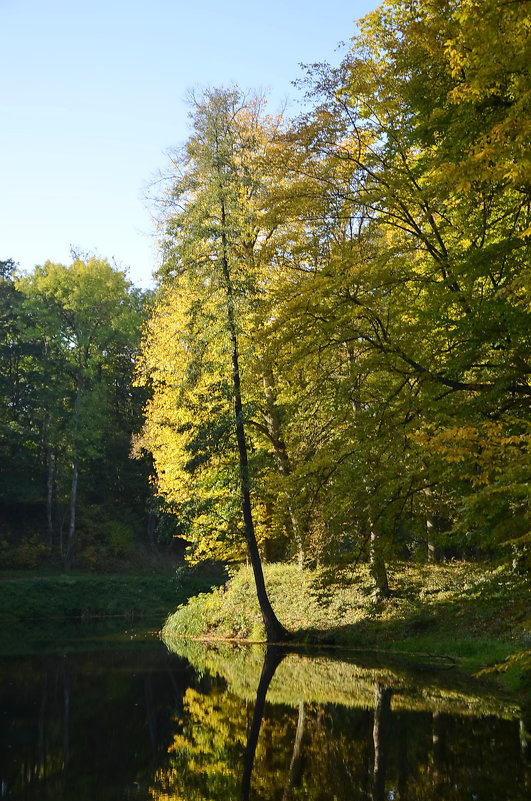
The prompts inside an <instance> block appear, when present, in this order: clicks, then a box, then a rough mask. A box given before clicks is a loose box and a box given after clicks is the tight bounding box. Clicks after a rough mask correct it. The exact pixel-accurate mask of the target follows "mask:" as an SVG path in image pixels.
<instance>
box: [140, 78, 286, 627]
mask: <svg viewBox="0 0 531 801" xmlns="http://www.w3.org/2000/svg"><path fill="white" fill-rule="evenodd" d="M262 116H263V115H262V103H261V101H260V100H245V98H244V97H243V96H242V94H241V93H240V92H238V91H236V90H209V91H207V92H205V94H204V96H203V97H202V98H200V99H196V100H195V101H194V110H193V114H192V120H193V133H192V135H191V137H190V138H189V140H188V142H187V144H186V147H185V148H184V150H183V152H182V153H181V154H180V156H179V157H178V158H177V159H176V165H175V166H176V168H177V171H178V174H177V177H176V178H174V179H173V180H172V181H171V185H170V189H169V193H168V198H167V201H168V211H167V214H166V215H165V217H164V220H163V232H162V234H163V252H164V258H163V266H162V270H161V289H160V292H159V299H158V305H157V306H156V308H155V311H154V313H153V316H152V318H151V321H150V323H149V324H148V328H147V334H146V337H145V340H144V348H143V350H144V356H143V368H144V371H145V376H144V381H146V382H150V384H151V385H152V388H153V399H152V401H150V403H149V404H148V406H147V423H146V427H145V430H144V436H143V440H142V442H143V444H144V445H145V446H146V447H147V448H149V449H150V450H151V451H152V452H153V455H154V459H155V465H156V468H157V475H158V484H159V488H160V491H161V492H163V493H164V494H166V495H167V497H168V498H169V499H173V500H174V501H178V502H179V503H180V506H181V508H182V507H183V506H184V505H186V503H188V504H189V505H190V499H191V498H192V497H193V495H194V494H196V495H197V494H199V491H200V490H201V489H202V490H203V496H202V497H199V498H198V503H197V502H196V503H195V504H193V505H195V512H193V516H194V518H195V520H196V522H197V523H199V525H201V523H202V522H203V521H204V517H205V515H206V513H207V512H208V510H209V508H212V507H214V508H215V511H216V513H217V514H218V515H219V512H220V500H221V498H222V497H224V496H225V497H227V494H228V497H229V500H228V503H229V505H230V504H231V503H232V499H231V495H232V492H231V491H230V489H232V490H233V489H234V486H235V485H234V479H235V477H237V484H238V487H239V495H240V508H241V515H242V518H243V533H244V538H245V542H246V546H247V551H248V554H249V557H250V560H251V564H252V567H253V571H254V576H255V583H256V590H257V594H258V598H259V602H260V607H261V610H262V616H263V619H264V625H265V628H266V636H267V639H268V640H269V641H277V640H281V639H283V638H284V637H285V636H286V632H285V630H284V628H283V627H282V625H281V624H280V623H279V621H278V620H277V618H276V616H275V614H274V612H273V609H272V608H271V604H270V602H269V599H268V596H267V592H266V588H265V584H264V577H263V572H262V566H261V559H260V554H259V550H258V544H257V538H256V532H255V523H254V519H253V509H252V502H251V474H250V469H249V439H248V433H247V431H246V426H245V418H246V408H245V397H244V389H243V381H244V379H243V377H242V371H243V361H245V358H246V354H247V352H248V351H249V350H252V348H251V347H250V344H249V343H250V341H251V340H250V325H249V321H250V318H251V317H252V312H253V307H254V306H255V305H256V303H257V302H258V298H259V292H260V283H259V276H260V273H259V259H258V258H257V252H258V250H259V245H260V238H261V237H263V236H264V230H263V228H261V226H260V203H261V194H262V192H263V189H262V184H261V176H260V174H259V171H258V169H257V167H256V155H255V154H256V151H257V150H258V151H260V150H261V149H263V147H264V140H266V139H267V135H268V128H270V127H271V126H272V125H274V123H273V121H267V122H266V121H265V120H263V119H262ZM172 335H173V341H169V337H172ZM242 343H245V344H243V345H242ZM170 354H171V356H170ZM168 356H170V358H169V359H168ZM174 404H176V405H174ZM229 420H230V421H231V422H230V425H229V424H228V422H229ZM235 456H236V459H235ZM235 468H236V470H237V474H236V476H235V471H234V469H235ZM227 486H228V487H229V493H227V492H226V489H227ZM229 518H230V521H231V522H230V523H229V527H230V525H231V523H232V521H233V520H234V518H233V514H232V512H230V510H229Z"/></svg>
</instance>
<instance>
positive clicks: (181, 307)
mask: <svg viewBox="0 0 531 801" xmlns="http://www.w3.org/2000/svg"><path fill="white" fill-rule="evenodd" d="M502 5H503V11H502V12H500V4H499V3H495V2H494V1H493V0H483V1H482V2H477V1H476V0H412V1H411V2H404V1H403V0H387V2H384V3H383V4H382V5H381V6H380V7H379V8H378V9H377V10H376V11H375V12H373V13H371V14H369V15H368V16H367V17H365V18H364V19H363V20H362V21H361V22H360V25H359V32H358V33H357V34H356V35H355V36H354V37H353V38H352V39H351V41H350V45H349V47H348V50H347V51H346V53H345V54H344V56H343V58H342V60H341V62H340V63H339V65H338V66H330V65H327V64H313V65H307V66H306V67H305V71H304V74H303V77H302V78H301V79H300V80H299V81H298V82H297V83H298V87H299V90H300V92H301V93H302V94H303V96H304V104H303V111H302V112H301V113H299V114H298V115H296V116H292V117H288V116H287V115H285V114H284V115H283V114H271V113H269V112H268V110H267V98H265V97H263V96H259V95H255V94H253V93H251V92H248V91H244V90H243V89H239V88H234V87H233V88H211V89H206V90H202V91H197V92H196V93H195V94H194V95H193V96H192V97H191V99H190V136H189V138H188V140H187V142H186V143H184V145H182V146H181V147H180V148H177V149H175V150H174V151H172V155H171V159H170V161H169V163H168V164H167V165H165V166H164V167H163V180H162V181H161V182H160V184H159V186H162V187H163V188H162V190H161V191H160V193H159V196H158V198H157V216H158V241H159V248H160V261H159V264H158V266H157V272H156V274H155V278H156V285H155V288H154V290H153V291H149V292H145V291H144V292H143V291H140V290H138V289H136V288H135V287H134V286H133V285H132V284H131V283H130V282H129V281H128V279H127V276H126V274H125V273H124V272H123V271H121V270H119V269H118V268H116V267H115V266H113V265H112V264H111V263H109V262H108V261H106V260H105V259H101V258H96V257H93V256H87V255H85V254H79V253H73V254H72V262H71V264H69V265H63V264H54V263H51V262H44V263H43V264H42V265H38V266H36V267H35V268H34V269H33V270H32V271H31V272H29V273H22V272H21V271H20V270H18V269H17V265H16V254H9V256H11V257H12V258H8V257H7V256H8V254H5V260H4V261H2V262H1V263H0V268H1V273H0V395H1V397H2V400H1V404H0V453H1V458H0V471H1V476H0V510H1V522H0V559H1V563H2V567H4V568H12V569H21V568H24V569H26V568H35V567H38V566H42V565H50V564H55V565H60V566H61V567H62V568H63V569H66V570H69V569H71V568H79V569H83V570H96V571H112V570H120V569H128V567H130V565H131V564H137V565H138V564H139V563H140V562H141V561H142V559H144V558H146V559H147V558H148V557H147V556H146V554H151V555H152V554H153V553H159V554H172V557H171V558H172V559H175V560H177V558H178V556H179V558H180V555H181V554H182V552H183V550H184V548H185V546H186V550H185V554H186V559H187V560H188V562H189V563H191V564H194V563H201V562H203V561H205V560H214V561H219V562H223V563H230V564H233V563H236V564H237V563H241V562H245V560H246V558H247V556H249V557H250V559H251V562H252V564H253V566H255V564H256V563H257V560H258V562H259V561H260V560H262V561H263V562H281V563H282V562H287V563H296V564H298V565H299V566H302V567H305V568H316V567H323V566H332V567H333V566H339V567H342V566H345V565H352V564H354V565H356V564H362V563H363V564H367V565H368V566H369V568H370V574H371V577H372V581H373V591H374V597H375V599H377V600H381V599H384V598H385V597H387V596H388V595H389V582H388V571H389V568H390V566H393V565H395V564H397V563H399V562H400V563H403V562H405V563H408V562H412V563H419V562H430V563H437V562H438V561H440V560H445V561H449V560H469V561H478V562H484V563H487V564H491V565H497V564H499V563H505V564H508V565H510V566H511V567H512V568H513V569H517V570H525V569H526V568H528V567H529V557H528V546H529V531H530V506H529V485H528V482H529V472H530V465H529V456H528V445H529V437H530V425H529V420H530V416H529V397H530V395H531V386H530V383H529V373H530V367H529V352H530V340H531V324H530V322H531V320H530V317H531V315H530V309H529V290H530V272H529V251H530V244H531V206H530V200H531V195H530V188H531V163H530V150H529V140H530V134H531V123H530V114H529V103H530V83H529V72H528V71H529V63H530V61H531V60H530V58H529V56H530V24H529V16H528V10H529V9H528V5H529V4H528V3H526V2H525V0H515V2H507V3H504V4H502ZM349 34H350V32H348V31H347V32H346V35H349ZM294 77H296V76H294ZM176 538H177V539H176ZM176 542H177V545H176V544H175V543H176ZM149 558H151V557H149ZM164 558H165V557H164ZM255 575H258V581H260V572H259V573H258V574H256V571H255Z"/></svg>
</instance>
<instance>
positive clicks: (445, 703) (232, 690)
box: [151, 647, 528, 801]
mask: <svg viewBox="0 0 531 801" xmlns="http://www.w3.org/2000/svg"><path fill="white" fill-rule="evenodd" d="M286 657H288V658H286ZM208 658H209V659H210V664H209V667H208V669H209V670H212V671H213V673H212V675H213V676H215V675H216V673H217V676H218V677H217V678H213V679H211V684H210V685H209V686H208V687H207V688H206V689H205V691H204V692H198V691H197V690H195V689H189V690H188V691H187V693H186V695H185V699H184V709H183V715H182V716H181V717H180V718H179V719H178V720H177V721H176V722H177V729H178V730H177V733H176V734H175V737H174V743H173V745H172V748H171V752H170V757H169V762H168V765H167V766H166V767H165V768H163V769H161V770H159V771H158V773H157V777H156V782H155V783H154V786H153V787H152V789H151V793H152V798H153V799H154V801H181V799H185V798H186V799H187V801H222V799H223V801H225V800H226V799H235V798H240V800H241V801H251V799H253V800H254V801H266V800H267V801H270V800H271V799H278V801H281V799H282V801H299V799H305V800H307V801H325V799H329V798H334V799H337V801H347V799H349V801H350V799H352V798H353V797H359V798H366V799H370V800H371V801H384V799H391V798H393V799H396V801H398V800H399V799H408V801H420V799H426V798H431V797H437V799H438V801H461V799H465V798H466V799H470V798H472V797H475V798H476V799H478V801H482V800H483V799H485V801H486V800H487V799H492V798H500V799H501V798H508V797H510V798H511V799H513V801H519V800H520V799H522V801H523V799H524V798H525V799H527V794H526V791H525V784H526V777H527V776H528V773H527V772H526V769H525V767H524V765H523V762H522V760H521V751H520V748H519V728H518V720H517V719H516V718H515V717H513V718H512V719H510V718H511V715H512V713H510V712H508V711H507V710H506V713H507V714H506V716H505V717H506V718H507V719H504V717H503V704H502V706H500V708H499V714H500V717H497V715H496V714H495V713H494V710H495V704H494V706H493V703H494V702H492V699H491V700H484V701H483V700H481V699H480V698H474V697H471V696H465V695H463V696H462V697H461V698H460V696H459V693H458V692H457V691H455V690H450V689H448V690H444V689H441V687H439V688H435V689H434V690H433V693H432V695H431V696H428V695H426V693H424V695H422V693H421V694H420V695H417V696H412V697H409V696H408V692H406V689H405V685H404V678H403V677H395V679H393V674H392V672H389V671H387V673H385V672H384V673H382V672H378V671H374V670H371V669H367V670H366V671H365V672H363V671H360V669H359V668H356V666H354V665H350V666H349V665H347V666H346V668H345V670H347V669H348V668H350V670H351V672H353V674H354V675H355V677H356V681H355V682H354V684H353V686H352V687H353V689H352V694H353V696H354V695H355V692H356V690H355V687H356V685H357V692H358V697H357V698H356V697H352V703H351V705H350V706H346V705H344V704H338V703H334V702H333V701H327V695H328V696H330V695H332V697H333V696H334V693H335V692H337V688H333V687H332V688H327V687H326V686H325V685H324V684H323V685H322V686H320V690H319V691H318V690H317V689H316V688H317V687H318V686H319V682H316V684H315V685H312V687H309V685H310V684H311V683H312V679H311V678H310V675H311V672H312V664H313V666H315V664H316V662H317V660H311V659H309V658H308V659H306V658H304V657H300V656H297V655H294V654H287V653H286V651H285V650H281V649H278V648H275V647H269V648H268V649H267V651H266V653H265V656H264V660H263V663H262V665H261V670H260V666H259V664H257V662H256V660H255V661H254V662H253V660H252V658H251V657H249V660H248V661H250V662H251V663H252V665H251V669H250V670H249V671H248V673H247V674H246V672H245V670H244V668H243V665H244V663H245V658H244V657H242V652H241V651H240V652H238V651H234V652H233V654H232V657H231V656H230V655H229V656H228V657H227V658H228V660H229V661H228V662H227V663H226V665H225V667H227V665H230V664H231V659H232V668H230V667H229V668H228V669H227V675H225V677H224V678H222V672H221V671H220V669H219V668H220V666H221V662H218V663H217V669H214V667H213V665H214V663H215V662H216V657H215V656H214V655H213V653H212V651H210V652H209V657H208ZM239 660H240V661H239ZM323 664H324V663H323ZM321 667H322V665H321ZM334 669H335V668H334ZM338 669H339V668H338ZM342 669H343V668H341V670H342ZM231 670H232V673H231V672H230V671H231ZM347 672H348V670H347ZM220 674H221V675H220ZM345 675H346V674H345ZM382 675H384V676H387V677H388V678H387V679H386V680H385V681H383V680H382ZM252 677H254V679H252ZM288 677H291V680H288ZM297 677H298V679H297ZM413 681H414V680H413ZM253 683H254V688H255V690H254V691H253V689H252V685H253ZM227 684H228V687H227ZM290 685H292V687H291V688H290ZM290 689H291V692H290ZM236 691H237V692H236ZM423 692H424V690H423ZM312 694H313V695H316V696H319V695H321V697H322V702H319V701H318V700H317V699H312V698H311V697H310V696H311V695H312ZM290 696H291V701H289V700H288V699H289V698H290ZM419 699H420V700H419ZM452 699H453V700H452ZM433 706H435V708H431V707H433ZM453 707H455V710H454V711H453V712H452V708H453ZM471 711H472V714H471ZM508 764H511V765H512V768H511V777H510V779H509V780H508V778H507V765H508ZM508 781H510V782H511V783H512V784H511V787H510V788H509V789H508ZM508 791H509V795H508V794H507V793H508Z"/></svg>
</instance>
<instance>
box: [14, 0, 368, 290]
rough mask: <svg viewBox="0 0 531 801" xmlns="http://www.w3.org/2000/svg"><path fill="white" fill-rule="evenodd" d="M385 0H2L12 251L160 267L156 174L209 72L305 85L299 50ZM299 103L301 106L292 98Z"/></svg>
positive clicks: (246, 80) (31, 257)
mask: <svg viewBox="0 0 531 801" xmlns="http://www.w3.org/2000/svg"><path fill="white" fill-rule="evenodd" d="M377 5H378V2H377V0H351V2H348V3H347V2H345V0H329V1H328V2H326V3H323V2H321V0H319V1H318V0H290V2H286V1H285V0H270V2H269V3H268V4H267V10H266V11H264V8H265V7H264V6H263V5H262V4H255V3H249V2H248V0H228V2H226V3H218V2H214V0H203V2H201V3H189V2H179V0H151V2H149V3H148V2H145V0H127V2H126V0H112V2H108V0H105V2H104V0H92V2H90V3H89V2H88V1H87V0H86V2H76V3H72V2H71V1H70V0H48V2H46V3H43V2H41V0H0V31H1V34H0V41H1V45H2V64H3V69H2V72H1V77H0V94H1V96H2V111H3V114H2V125H1V126H0V176H1V182H2V191H1V193H0V242H1V252H0V259H6V258H13V259H14V260H15V261H18V262H19V263H20V264H21V266H22V267H23V268H25V269H26V268H31V267H32V266H33V265H34V264H36V263H42V262H44V261H46V260H47V259H51V260H52V261H63V262H65V261H68V258H69V247H70V245H74V246H75V247H77V248H78V249H80V250H81V251H91V250H92V251H94V250H95V251H97V252H98V254H99V255H101V256H104V257H107V258H109V259H110V258H112V257H115V258H116V260H117V262H118V264H119V265H120V266H123V267H126V266H130V268H131V278H132V279H133V280H134V281H135V282H142V283H143V284H144V285H145V284H146V282H148V281H149V276H150V274H151V270H152V266H153V261H154V248H153V243H152V241H151V239H150V235H151V233H152V231H153V226H152V222H151V219H150V214H149V212H148V211H147V209H146V207H145V202H144V200H143V194H144V188H145V186H146V184H147V183H148V182H149V181H150V180H151V179H152V178H153V176H154V175H155V173H156V172H157V170H159V169H161V168H162V167H164V165H165V156H164V154H165V152H166V150H167V149H168V148H169V147H171V146H172V145H175V144H176V143H179V142H180V141H182V140H183V139H184V138H185V137H186V134H187V128H186V114H187V109H186V105H185V103H184V100H183V98H184V97H185V95H186V91H187V89H189V88H190V87H193V86H197V85H199V86H200V85H215V86H219V85H231V84H233V83H238V84H239V85H240V86H242V87H245V88H247V87H251V88H259V89H263V90H270V91H271V97H272V101H271V108H272V110H273V111H274V110H276V108H277V107H278V106H279V105H280V103H281V102H282V101H283V100H284V99H285V98H286V97H288V96H290V97H291V98H294V97H295V96H296V91H295V90H294V88H293V87H292V86H291V81H293V80H295V79H297V78H298V77H300V76H301V71H300V68H299V66H298V65H299V63H300V62H304V63H310V62H316V61H326V60H329V61H337V60H338V59H339V54H338V53H337V52H336V45H337V43H338V42H339V41H340V40H348V38H349V37H350V36H351V35H352V33H353V31H354V25H353V22H354V20H355V19H356V18H358V17H360V16H362V15H363V14H364V13H366V12H367V11H370V10H371V9H372V8H375V7H376V6H377ZM293 110H294V111H295V107H294V108H293Z"/></svg>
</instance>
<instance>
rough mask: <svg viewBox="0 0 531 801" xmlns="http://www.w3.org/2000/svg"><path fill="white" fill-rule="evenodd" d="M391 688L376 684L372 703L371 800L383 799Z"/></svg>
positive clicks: (382, 800) (379, 800)
mask: <svg viewBox="0 0 531 801" xmlns="http://www.w3.org/2000/svg"><path fill="white" fill-rule="evenodd" d="M391 695H392V690H390V689H389V688H386V687H382V685H381V684H376V687H375V696H376V697H375V703H374V725H373V729H372V740H373V745H374V768H373V792H372V797H373V801H384V798H385V772H386V766H387V738H388V728H389V715H390V712H391Z"/></svg>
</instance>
